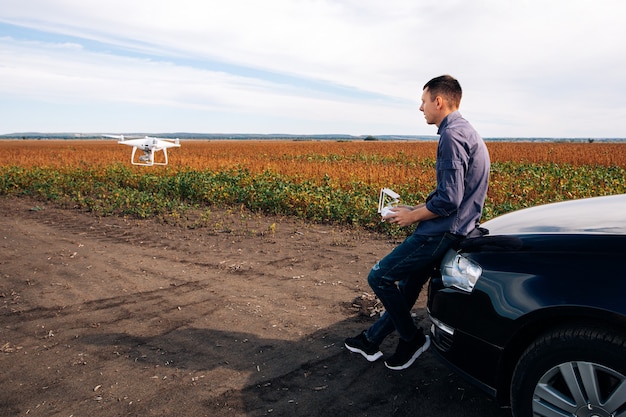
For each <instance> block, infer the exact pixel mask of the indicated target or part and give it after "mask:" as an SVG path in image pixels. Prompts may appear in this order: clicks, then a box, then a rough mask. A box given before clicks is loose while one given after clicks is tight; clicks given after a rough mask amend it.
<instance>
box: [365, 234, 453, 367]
mask: <svg viewBox="0 0 626 417" xmlns="http://www.w3.org/2000/svg"><path fill="white" fill-rule="evenodd" d="M455 240H456V238H455V237H453V236H450V235H442V236H436V237H432V236H419V235H412V236H410V237H409V238H407V239H406V240H405V241H404V242H403V243H402V244H401V245H399V246H398V247H396V248H395V249H394V250H393V251H392V252H391V253H390V254H389V255H387V256H386V257H384V258H383V259H382V260H381V261H380V262H378V263H377V264H376V265H375V266H374V267H373V268H372V270H371V271H370V273H369V276H368V282H369V284H370V286H371V287H372V290H373V291H374V293H375V294H376V295H377V296H378V298H379V299H380V301H381V302H382V303H383V305H384V306H385V311H386V314H387V317H385V322H384V323H381V322H380V321H379V323H377V324H375V325H374V326H372V327H374V328H375V327H376V326H377V325H379V326H380V329H378V331H379V334H380V335H382V334H383V331H385V332H388V331H389V327H390V326H389V323H388V322H391V323H392V324H393V327H394V328H395V330H397V331H398V334H399V336H400V341H399V343H398V348H397V349H396V353H395V354H394V355H393V356H392V357H391V358H389V359H388V360H387V361H385V364H386V365H387V367H389V368H391V369H405V368H407V367H409V366H410V365H411V364H412V363H413V362H414V361H415V359H417V357H418V356H419V355H420V354H421V353H422V352H423V351H425V350H426V349H428V346H429V345H430V343H429V342H430V340H429V339H428V337H427V336H424V333H423V331H422V330H421V329H419V328H418V327H417V326H416V325H415V323H414V321H413V317H412V316H411V308H412V307H413V305H414V303H415V301H416V299H417V296H418V295H419V291H420V289H421V288H422V286H423V285H424V283H426V281H427V280H428V278H429V275H430V272H431V270H432V268H433V267H434V266H435V265H436V263H437V262H438V261H439V260H440V259H441V257H442V256H443V254H444V253H445V251H446V250H447V249H448V248H449V247H450V246H451V245H452V244H453V243H454V242H455ZM398 283H399V284H398ZM381 319H382V317H381ZM371 330H375V329H371ZM387 334H388V333H387ZM372 337H376V335H374V334H373V335H372Z"/></svg>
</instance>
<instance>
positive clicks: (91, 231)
mask: <svg viewBox="0 0 626 417" xmlns="http://www.w3.org/2000/svg"><path fill="white" fill-rule="evenodd" d="M184 223H185V222H184V221H182V220H181V224H177V225H172V224H162V223H159V222H157V221H152V220H148V221H138V220H127V219H123V218H97V217H94V216H92V215H90V214H88V213H82V212H79V211H76V210H68V209H60V208H55V207H53V206H50V205H47V204H43V203H41V202H35V201H31V200H24V199H15V198H8V197H1V198H0V324H1V326H0V375H1V376H2V377H1V378H0V416H26V415H28V416H64V417H69V416H74V417H79V416H107V417H108V416H194V417H195V416H322V415H323V416H327V415H335V416H385V417H387V416H405V415H406V416H409V415H410V416H437V417H442V416H443V417H446V416H450V417H451V416H455V417H458V416H467V417H470V416H476V417H479V416H480V417H489V416H496V417H510V411H509V410H506V409H500V408H499V407H498V406H497V405H496V404H495V403H494V402H493V400H491V399H490V398H489V397H487V396H486V395H485V394H483V393H482V392H481V391H479V390H478V389H476V388H474V387H472V386H471V385H469V384H468V383H466V382H465V381H464V380H462V379H461V378H460V377H458V376H457V375H455V374H453V373H452V372H451V371H450V370H449V369H448V368H447V367H445V366H444V365H443V364H441V363H440V362H439V361H438V360H437V358H436V357H435V355H434V354H433V353H432V352H431V351H428V352H427V353H426V354H424V356H423V357H421V358H420V359H419V360H418V362H417V363H416V364H415V365H414V366H413V367H411V368H409V369H408V370H405V371H400V372H398V371H391V370H388V369H387V368H386V367H385V366H384V364H383V363H382V361H379V362H375V363H369V362H367V361H366V360H365V359H363V358H362V357H361V356H360V355H355V354H352V353H350V352H349V351H347V350H346V349H345V348H344V346H343V340H344V339H345V337H347V336H353V335H355V334H357V333H359V332H360V331H361V330H362V329H364V328H366V327H367V326H368V325H369V324H370V323H371V322H372V321H373V320H374V318H372V317H370V314H371V313H374V314H375V313H376V312H377V311H378V306H376V305H374V302H375V300H373V297H372V296H371V291H370V289H369V287H368V285H367V273H368V271H369V268H370V267H371V266H372V265H373V264H374V263H375V262H376V260H378V259H379V258H380V257H382V256H383V255H385V254H386V253H387V252H388V251H389V250H391V248H392V247H393V246H394V245H395V244H397V242H393V241H389V240H385V239H382V238H380V237H378V236H376V235H373V234H369V233H367V232H363V231H360V232H356V231H354V230H350V229H345V228H338V227H336V226H329V225H315V224H309V223H306V222H304V221H299V220H294V219H291V218H274V217H265V216H260V215H256V214H250V213H246V212H237V211H235V212H233V211H215V212H213V213H211V215H210V222H209V224H210V225H209V226H207V227H201V228H190V227H184ZM415 315H416V320H417V321H418V322H419V323H420V324H421V325H422V326H423V327H424V328H429V327H430V325H429V323H428V319H427V317H426V311H425V299H424V296H421V297H420V300H419V301H418V304H417V305H416V308H415ZM395 343H396V339H395V338H394V337H393V336H392V337H390V338H389V340H388V341H386V342H385V344H383V346H382V350H383V352H384V353H385V354H391V353H393V350H394V348H395Z"/></svg>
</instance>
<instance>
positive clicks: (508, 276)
mask: <svg viewBox="0 0 626 417" xmlns="http://www.w3.org/2000/svg"><path fill="white" fill-rule="evenodd" d="M479 230H480V231H482V233H476V234H477V236H476V237H471V236H468V237H467V238H466V239H464V240H462V241H461V243H460V244H459V245H458V247H455V248H454V249H451V250H450V251H448V252H447V253H446V255H445V257H444V258H443V260H442V262H441V265H440V266H439V267H438V268H437V271H436V272H435V274H434V276H433V277H432V279H431V280H430V283H429V288H428V301H427V312H428V315H429V317H430V320H431V322H432V326H431V340H432V345H433V347H434V349H433V351H434V352H435V353H436V355H437V356H438V357H439V358H440V359H441V360H443V361H444V362H445V363H447V364H448V365H450V366H451V367H452V368H453V369H454V370H456V371H457V372H458V373H460V374H461V375H463V376H465V377H466V378H468V379H469V380H470V381H471V382H473V383H475V384H476V385H477V386H479V387H480V388H482V389H483V390H485V391H486V392H487V393H488V394H490V395H492V396H493V397H494V398H495V399H496V400H497V402H498V404H500V405H501V406H503V407H510V408H511V412H512V414H513V416H515V417H529V416H544V417H557V416H571V417H581V416H586V417H592V416H594V417H603V416H615V417H617V416H622V417H624V416H626V262H625V259H626V194H620V195H611V196H602V197H591V198H585V199H578V200H569V201H562V202H556V203H550V204H544V205H538V206H535V207H530V208H525V209H521V210H518V211H514V212H511V213H507V214H504V215H501V216H499V217H495V218H493V219H491V220H488V221H486V222H485V223H483V224H481V225H480V228H479Z"/></svg>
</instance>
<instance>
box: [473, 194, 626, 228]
mask: <svg viewBox="0 0 626 417" xmlns="http://www.w3.org/2000/svg"><path fill="white" fill-rule="evenodd" d="M481 226H482V227H484V228H485V229H488V230H489V234H490V235H510V234H514V235H516V234H536V233H541V234H547V233H551V234H554V233H561V234H571V233H575V234H581V233H582V234H611V235H615V234H619V235H626V194H619V195H612V196H605V197H593V198H585V199H580V200H569V201H562V202H558V203H551V204H544V205H540V206H535V207H530V208H526V209H522V210H517V211H514V212H511V213H507V214H504V215H502V216H499V217H496V218H494V219H492V220H489V221H487V222H485V223H483V224H482V225H481Z"/></svg>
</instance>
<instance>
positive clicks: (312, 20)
mask: <svg viewBox="0 0 626 417" xmlns="http://www.w3.org/2000/svg"><path fill="white" fill-rule="evenodd" d="M625 21H626V2H624V1H623V0H586V1H582V0H472V1H469V0H437V1H431V0H334V1H333V0H263V1H258V0H108V1H106V2H102V1H96V0H0V134H9V133H16V132H47V133H52V132H82V133H99V132H100V133H131V132H142V133H167V132H193V133H251V134H254V133H261V134H272V133H283V134H349V135H383V134H389V135H435V134H436V133H437V128H436V126H432V125H427V124H426V122H425V120H424V117H423V115H422V113H421V112H420V111H419V106H420V101H421V94H422V87H423V85H424V84H425V83H426V82H427V81H428V80H430V79H431V78H433V77H436V76H439V75H442V74H450V75H452V76H454V77H455V78H457V79H458V80H459V82H460V84H461V86H462V88H463V99H462V102H461V108H460V112H461V114H462V115H463V116H464V117H465V118H466V119H468V120H469V121H470V122H471V123H472V124H473V125H474V127H476V129H477V130H478V131H479V132H480V134H481V135H482V136H483V137H565V138H614V137H615V138H625V137H626V94H625V93H626V24H624V22H625Z"/></svg>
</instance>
